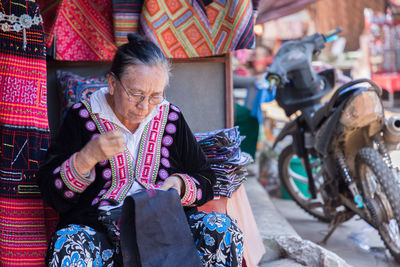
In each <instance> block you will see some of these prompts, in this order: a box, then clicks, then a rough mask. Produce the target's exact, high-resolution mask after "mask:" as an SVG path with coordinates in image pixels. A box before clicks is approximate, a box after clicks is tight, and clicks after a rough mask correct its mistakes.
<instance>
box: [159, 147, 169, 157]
mask: <svg viewBox="0 0 400 267" xmlns="http://www.w3.org/2000/svg"><path fill="white" fill-rule="evenodd" d="M161 155H163V156H164V157H166V158H169V151H168V148H166V147H162V148H161Z"/></svg>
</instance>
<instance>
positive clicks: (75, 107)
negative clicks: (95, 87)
mask: <svg viewBox="0 0 400 267" xmlns="http://www.w3.org/2000/svg"><path fill="white" fill-rule="evenodd" d="M81 106H82V103H76V104H75V105H73V106H72V108H73V109H78V108H80V107H81Z"/></svg>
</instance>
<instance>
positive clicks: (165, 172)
mask: <svg viewBox="0 0 400 267" xmlns="http://www.w3.org/2000/svg"><path fill="white" fill-rule="evenodd" d="M158 174H159V175H160V178H161V179H163V180H165V179H167V178H168V172H167V171H166V170H164V169H161V170H160V171H159V172H158Z"/></svg>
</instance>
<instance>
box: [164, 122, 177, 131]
mask: <svg viewBox="0 0 400 267" xmlns="http://www.w3.org/2000/svg"><path fill="white" fill-rule="evenodd" d="M165 131H167V133H169V134H174V133H175V132H176V126H175V125H174V124H173V123H168V124H167V126H166V127H165Z"/></svg>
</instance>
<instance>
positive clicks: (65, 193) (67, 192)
mask: <svg viewBox="0 0 400 267" xmlns="http://www.w3.org/2000/svg"><path fill="white" fill-rule="evenodd" d="M64 196H65V197H66V198H73V197H74V196H75V193H74V192H72V191H69V190H68V191H65V192H64Z"/></svg>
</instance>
